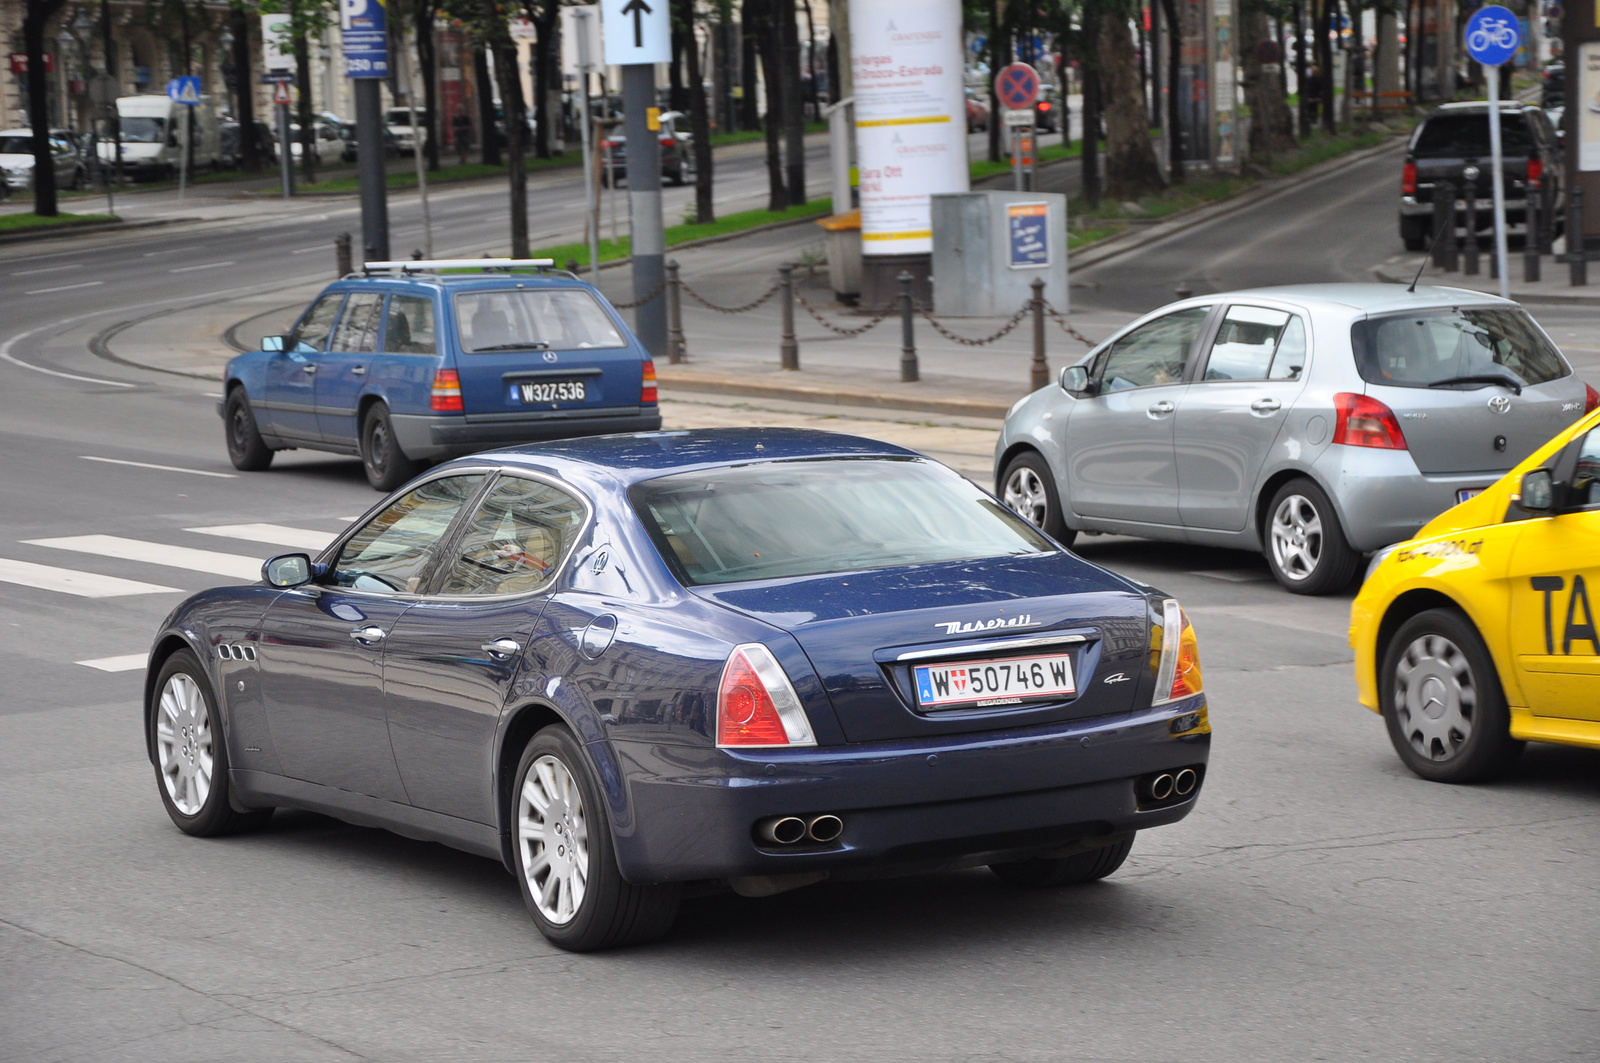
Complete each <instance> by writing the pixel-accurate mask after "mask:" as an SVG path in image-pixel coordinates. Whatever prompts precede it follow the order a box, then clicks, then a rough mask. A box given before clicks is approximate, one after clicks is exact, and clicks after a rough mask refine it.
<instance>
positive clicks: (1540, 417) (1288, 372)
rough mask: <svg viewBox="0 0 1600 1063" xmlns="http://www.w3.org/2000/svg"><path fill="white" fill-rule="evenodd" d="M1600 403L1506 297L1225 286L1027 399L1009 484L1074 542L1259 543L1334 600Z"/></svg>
mask: <svg viewBox="0 0 1600 1063" xmlns="http://www.w3.org/2000/svg"><path fill="white" fill-rule="evenodd" d="M1596 405H1600V394H1597V393H1596V392H1595V390H1594V388H1592V387H1589V386H1588V385H1587V384H1585V383H1584V382H1583V381H1582V380H1580V379H1579V378H1578V377H1577V376H1576V375H1575V374H1574V373H1573V371H1572V367H1571V366H1570V365H1568V364H1567V361H1566V359H1565V358H1563V357H1562V355H1561V352H1560V351H1559V350H1557V349H1556V345H1555V344H1554V343H1553V342H1551V340H1550V338H1549V337H1548V336H1546V335H1545V333H1544V331H1543V330H1542V329H1540V328H1539V326H1538V325H1537V324H1536V323H1534V321H1533V319H1532V318H1530V317H1529V316H1528V314H1527V313H1526V311H1524V310H1523V309H1522V308H1521V307H1520V306H1518V305H1517V304H1516V303H1513V302H1510V301H1509V300H1503V299H1499V298H1496V297H1494V296H1489V295H1484V294H1482V293H1479V292H1473V291H1467V290H1465V289H1460V288H1430V287H1422V288H1418V289H1417V290H1416V291H1414V292H1413V291H1408V290H1407V289H1405V288H1403V287H1401V286H1399V285H1387V284H1316V285H1295V286H1289V287H1282V288H1260V289H1255V290H1250V291H1238V292H1223V293H1219V294H1216V295H1207V296H1198V297H1195V298H1193V299H1186V300H1183V301H1181V302H1177V303H1173V304H1171V305H1169V306H1165V307H1162V308H1161V309H1160V310H1156V311H1154V312H1152V313H1150V314H1146V315H1145V316H1144V317H1142V318H1140V319H1138V320H1137V321H1135V322H1133V323H1132V324H1131V325H1128V326H1127V327H1126V328H1124V329H1122V330H1121V331H1120V332H1118V333H1117V334H1116V335H1114V336H1112V337H1111V338H1110V339H1108V340H1107V341H1105V342H1104V343H1102V344H1100V345H1099V346H1098V347H1096V348H1095V349H1094V350H1093V351H1092V352H1090V353H1089V354H1087V355H1085V356H1084V357H1083V358H1082V359H1081V360H1079V361H1078V362H1077V363H1076V364H1074V365H1070V366H1067V367H1066V368H1064V369H1063V370H1062V372H1061V379H1060V385H1059V386H1058V387H1047V388H1041V389H1040V390H1039V391H1036V392H1034V393H1033V394H1032V395H1029V396H1028V397H1027V398H1024V399H1023V400H1021V401H1020V402H1018V403H1017V405H1016V406H1014V407H1012V409H1011V412H1010V413H1009V414H1008V415H1007V417H1006V421H1005V426H1004V427H1003V429H1002V430H1001V433H1000V438H999V440H998V442H997V444H996V447H995V484H996V493H997V494H999V495H1001V496H1002V497H1003V498H1004V499H1005V502H1006V504H1007V505H1009V506H1010V507H1011V508H1013V509H1015V510H1016V511H1017V512H1018V513H1021V514H1022V515H1023V516H1024V517H1025V518H1027V519H1028V520H1029V521H1031V522H1032V523H1033V524H1034V525H1036V526H1037V527H1039V528H1042V529H1043V530H1044V531H1045V532H1047V533H1049V534H1050V535H1052V536H1054V537H1055V538H1056V539H1057V540H1059V541H1062V542H1066V543H1070V542H1072V540H1073V537H1074V536H1075V535H1077V534H1078V533H1079V532H1080V531H1089V532H1095V531H1098V532H1117V533H1120V534H1125V535H1140V536H1145V537H1147V538H1152V539H1168V540H1173V541H1178V542H1192V543H1201V544H1205V545H1209V546H1224V547H1233V548H1237V549H1242V550H1259V551H1261V552H1262V553H1264V554H1265V555H1266V558H1267V562H1268V566H1269V567H1270V568H1271V570H1272V573H1273V575H1274V576H1275V577H1277V579H1278V582H1279V583H1281V584H1282V585H1283V586H1284V587H1286V588H1288V589H1289V590H1290V591H1293V592H1295V593H1297V594H1325V593H1329V592H1333V591H1337V590H1340V589H1342V588H1344V587H1345V586H1347V585H1348V584H1349V583H1350V580H1351V577H1352V576H1354V574H1355V572H1356V570H1357V567H1358V565H1359V564H1360V560H1361V556H1362V555H1363V554H1365V553H1370V552H1372V551H1374V550H1377V549H1379V548H1380V547H1383V546H1387V545H1389V544H1390V543H1395V542H1399V541H1401V540H1402V539H1407V538H1410V537H1411V536H1412V535H1414V534H1416V532H1417V529H1419V528H1421V527H1422V526H1423V525H1424V524H1425V523H1427V522H1428V521H1429V520H1431V519H1433V518H1434V517H1435V516H1437V515H1438V514H1439V513H1442V512H1443V511H1444V510H1446V509H1449V508H1450V507H1451V506H1453V505H1455V504H1456V503H1458V502H1460V501H1463V500H1464V499H1467V498H1470V497H1472V496H1473V495H1474V494H1476V493H1477V492H1479V491H1482V490H1483V489H1484V488H1486V487H1488V486H1489V485H1490V484H1492V483H1493V482H1494V481H1495V480H1497V479H1498V478H1499V477H1500V476H1501V475H1503V474H1504V473H1505V472H1506V470H1508V469H1510V468H1511V467H1512V466H1514V465H1516V464H1517V462H1519V461H1521V460H1522V459H1523V458H1524V457H1526V456H1527V455H1529V454H1531V453H1532V452H1533V451H1534V449H1535V448H1536V447H1538V446H1540V445H1541V444H1543V443H1544V442H1545V440H1547V439H1549V438H1550V437H1551V436H1553V435H1555V434H1556V433H1557V432H1559V431H1560V430H1561V429H1563V428H1564V427H1566V426H1567V425H1569V424H1571V423H1572V422H1573V421H1575V420H1576V419H1578V418H1579V417H1581V416H1582V415H1583V413H1584V412H1585V411H1586V410H1589V409H1593V408H1594V407H1595V406H1596Z"/></svg>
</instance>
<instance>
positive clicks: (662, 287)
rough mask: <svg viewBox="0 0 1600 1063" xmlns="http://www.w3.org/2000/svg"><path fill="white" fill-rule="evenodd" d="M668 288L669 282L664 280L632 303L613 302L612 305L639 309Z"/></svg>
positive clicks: (623, 308) (622, 308) (626, 308)
mask: <svg viewBox="0 0 1600 1063" xmlns="http://www.w3.org/2000/svg"><path fill="white" fill-rule="evenodd" d="M666 290H667V282H666V281H662V282H661V283H660V284H658V285H656V286H655V287H654V288H651V289H650V291H649V292H647V293H646V294H645V297H644V298H643V299H635V300H634V301H633V302H631V303H612V304H611V305H612V306H614V307H616V308H617V309H618V310H637V309H638V308H639V307H641V306H643V305H644V304H645V303H648V302H650V301H651V300H653V299H654V298H655V297H656V296H658V295H660V294H661V293H662V292H664V291H666Z"/></svg>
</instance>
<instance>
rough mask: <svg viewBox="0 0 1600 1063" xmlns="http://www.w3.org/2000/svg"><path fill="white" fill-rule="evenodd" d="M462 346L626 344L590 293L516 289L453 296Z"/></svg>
mask: <svg viewBox="0 0 1600 1063" xmlns="http://www.w3.org/2000/svg"><path fill="white" fill-rule="evenodd" d="M456 327H457V329H458V330H459V332H460V334H461V349H462V350H464V351H467V352H468V353H473V352H480V353H481V352H486V351H529V350H553V351H585V350H594V349H596V348H601V347H626V346H627V345H628V344H627V341H626V340H624V339H623V338H622V334H621V333H620V332H618V331H617V327H616V326H615V325H614V324H612V323H611V318H610V317H608V316H607V315H606V312H605V311H604V310H602V309H601V308H600V304H599V303H598V302H597V301H596V300H595V297H594V296H593V295H590V294H589V293H588V292H586V291H584V290H582V289H581V288H531V289H530V288H517V289H513V290H511V291H500V292H462V293H461V294H460V295H458V296H456Z"/></svg>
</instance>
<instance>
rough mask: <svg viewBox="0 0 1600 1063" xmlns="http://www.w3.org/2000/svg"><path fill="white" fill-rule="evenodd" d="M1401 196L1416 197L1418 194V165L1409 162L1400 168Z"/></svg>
mask: <svg viewBox="0 0 1600 1063" xmlns="http://www.w3.org/2000/svg"><path fill="white" fill-rule="evenodd" d="M1400 194H1401V195H1402V196H1414V195H1416V194H1417V164H1416V163H1414V162H1408V163H1406V164H1405V165H1404V166H1402V167H1400Z"/></svg>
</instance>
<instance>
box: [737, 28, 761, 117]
mask: <svg viewBox="0 0 1600 1063" xmlns="http://www.w3.org/2000/svg"><path fill="white" fill-rule="evenodd" d="M765 7H766V0H744V13H743V17H741V18H740V20H739V83H740V87H741V88H742V89H743V90H744V95H743V97H741V98H740V100H739V125H740V126H741V127H743V128H745V129H758V128H760V127H761V109H760V108H759V107H757V106H756V104H757V102H758V100H757V97H759V96H760V91H759V89H760V84H759V79H760V76H761V72H760V64H759V61H758V60H759V59H760V56H761V54H762V52H761V49H760V48H759V47H758V45H759V39H760V36H761V27H762V26H763V25H765V24H766V15H765V13H764V12H765Z"/></svg>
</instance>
